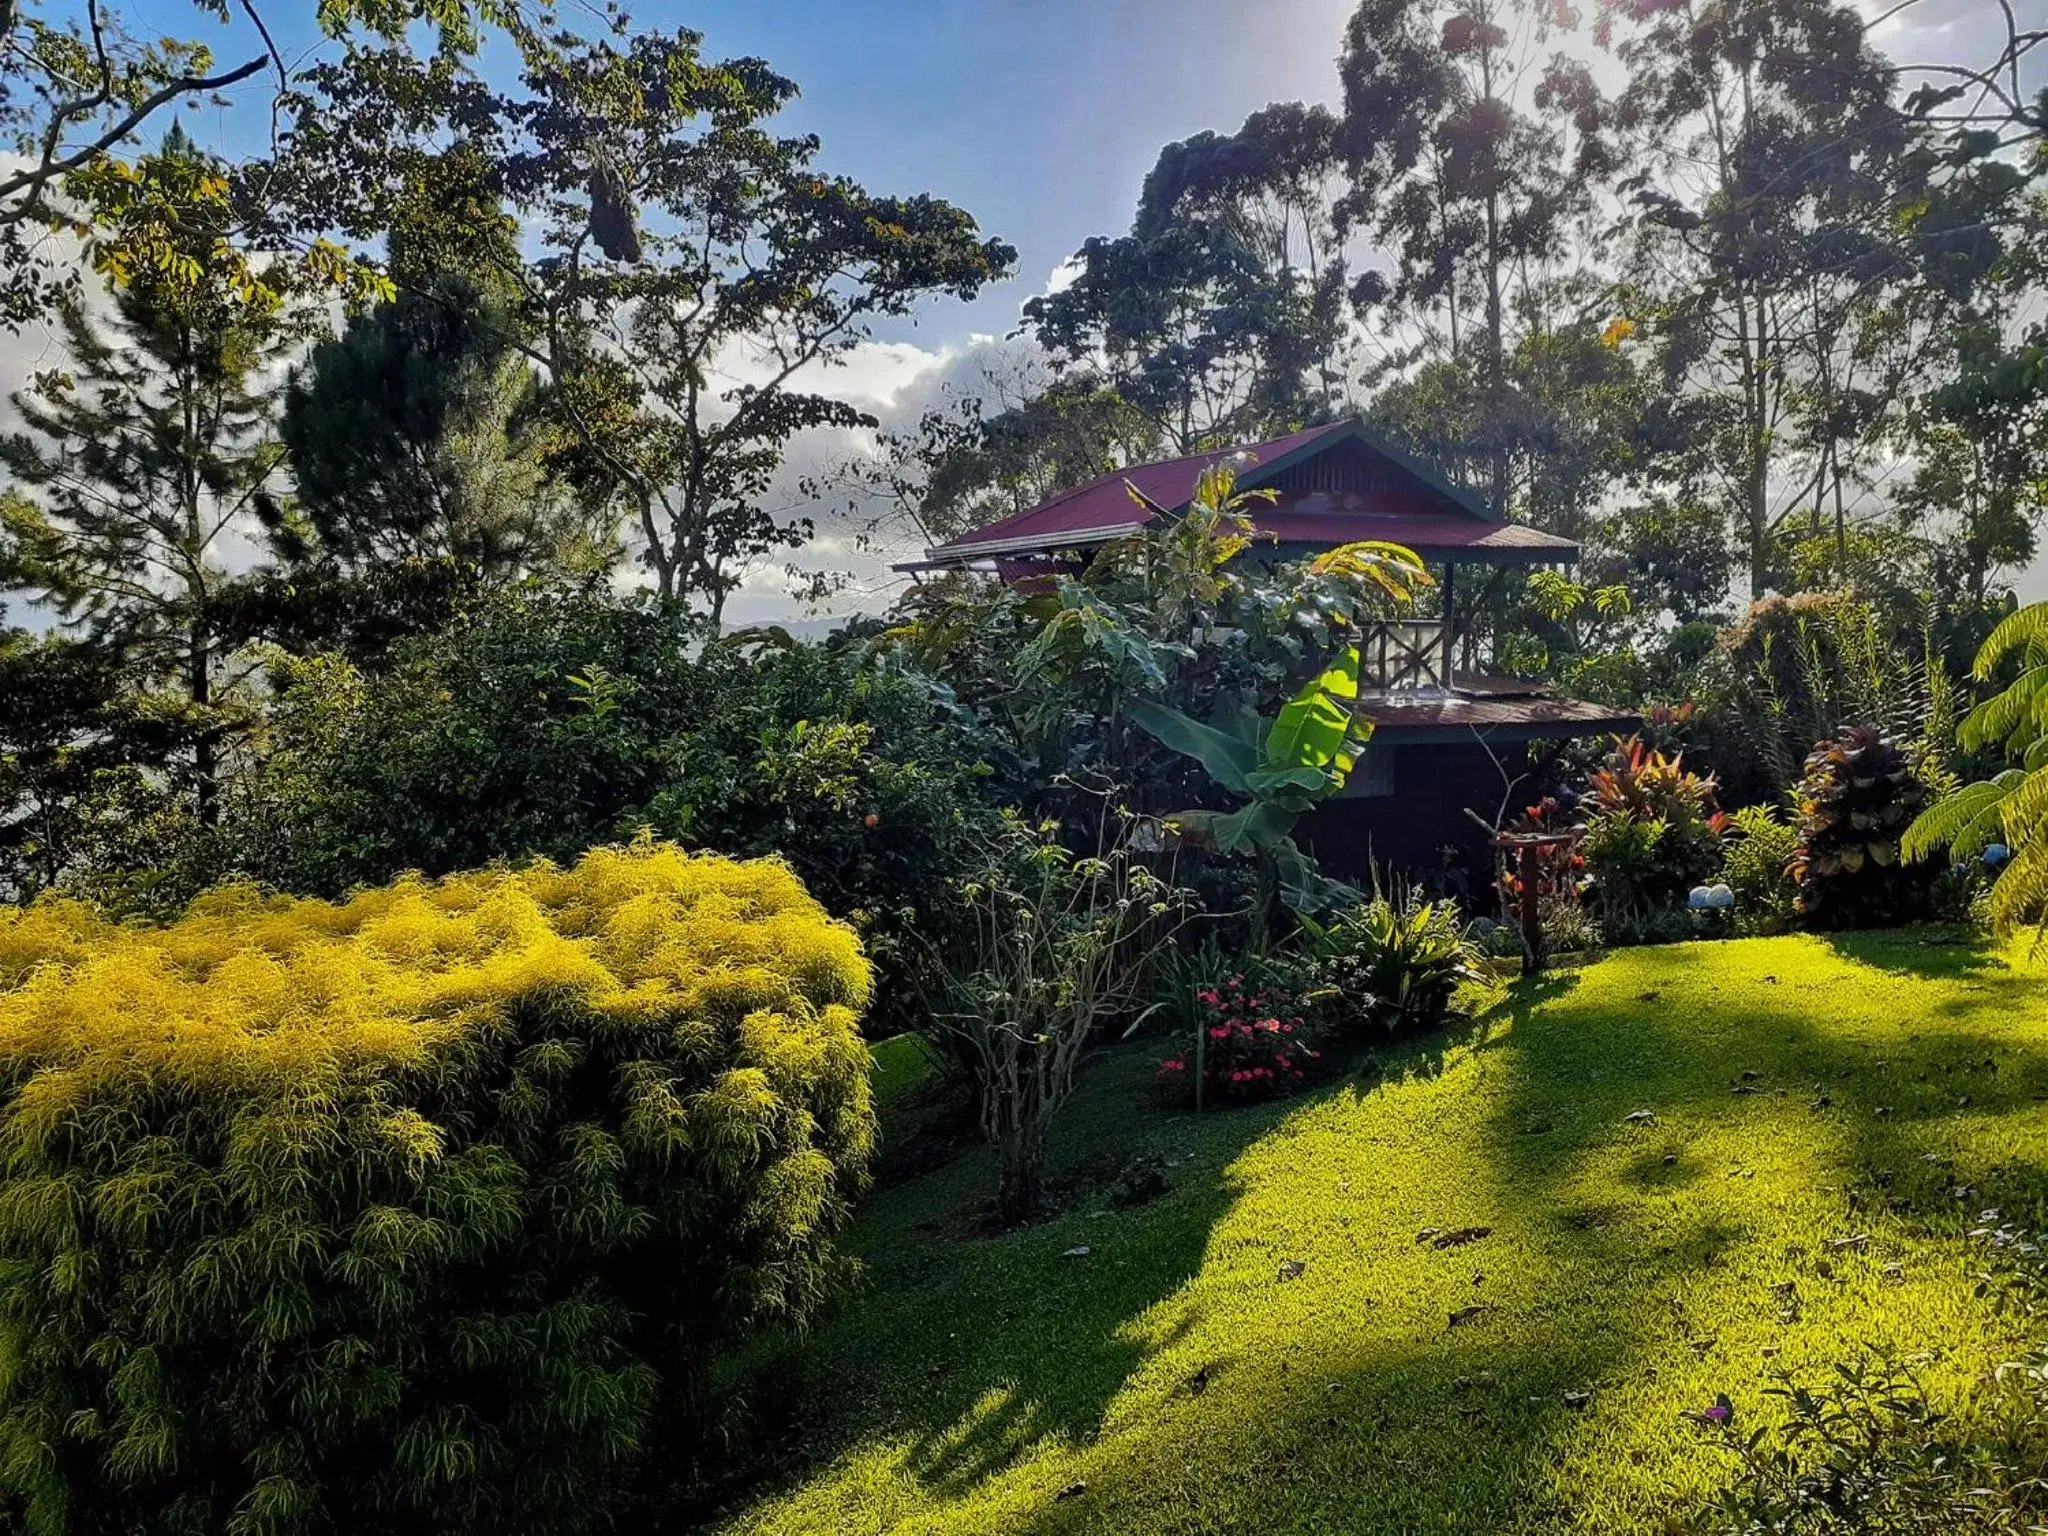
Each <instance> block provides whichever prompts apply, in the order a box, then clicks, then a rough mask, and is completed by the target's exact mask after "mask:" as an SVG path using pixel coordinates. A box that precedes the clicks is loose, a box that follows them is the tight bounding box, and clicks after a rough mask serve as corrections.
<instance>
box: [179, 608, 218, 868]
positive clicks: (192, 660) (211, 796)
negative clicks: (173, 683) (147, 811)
mask: <svg viewBox="0 0 2048 1536" xmlns="http://www.w3.org/2000/svg"><path fill="white" fill-rule="evenodd" d="M210 651H211V647H210V646H209V645H208V644H207V638H206V628H205V621H204V620H203V619H202V620H198V621H195V622H194V624H193V626H192V634H191V639H190V642H189V649H188V651H187V654H186V682H187V684H188V688H189V691H190V693H191V697H192V703H193V706H194V708H193V714H194V716H195V717H196V718H195V719H194V722H193V728H194V732H195V734H194V736H193V738H192V780H193V784H194V787H195V790H196V796H195V798H196V801H197V811H198V816H199V825H200V826H202V827H208V828H211V827H213V826H215V825H217V824H218V823H219V821H220V805H219V782H218V781H219V764H218V762H217V761H216V753H215V747H214V739H213V720H212V714H213V710H212V704H213V674H212V666H211V661H212V657H211V655H210Z"/></svg>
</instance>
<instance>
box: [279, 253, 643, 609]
mask: <svg viewBox="0 0 2048 1536" xmlns="http://www.w3.org/2000/svg"><path fill="white" fill-rule="evenodd" d="M513 334H514V333H513V330H512V327H511V322H510V320H509V318H508V317H507V316H506V315H505V314H504V313H503V310H502V307H501V306H500V305H498V304H497V303H495V302H494V301H493V300H492V299H491V298H490V297H489V296H488V295H486V294H485V293H483V292H482V291H480V290H479V289H478V288H477V287H476V286H475V285H474V284H473V283H471V282H469V281H468V280H467V279H465V278H463V277H461V276H459V275H442V276H437V277H427V278H423V279H422V280H421V281H420V282H419V283H418V284H417V286H410V287H409V291H407V292H406V293H404V294H403V295H402V296H401V297H399V298H397V299H394V300H392V301H390V302H389V303H385V304H380V305H378V306H376V307H375V308H374V309H372V310H370V311H368V312H366V313H363V314H360V315H358V316H356V317H355V318H354V319H352V320H351V321H350V322H349V324H348V326H347V328H346V329H345V330H344V331H343V332H342V334H341V335H340V336H338V337H334V338H332V339H330V340H327V341H323V342H321V343H320V344H319V345H318V346H316V347H315V348H314V349H313V354H312V356H311V358H310V359H309V360H308V361H307V363H306V364H305V365H304V367H302V368H300V369H297V370H295V371H294V373H293V377H292V381H291V384H290V386H289V387H288V388H287V390H286V392H285V397H284V417H283V421H282V423H281V427H280V433H281V436H282V438H283V441H284V445H285V448H286V450H287V452H288V453H289V454H290V458H291V468H292V477H293V482H294V484H295V486H296V488H297V491H298V496H297V500H296V504H295V508H294V510H295V512H296V513H297V514H298V516H297V517H296V518H294V519H293V520H292V521H291V522H290V523H288V524H286V525H284V526H282V527H281V528H280V529H279V533H280V535H281V536H282V540H281V542H282V543H283V544H284V546H285V547H286V549H287V552H288V553H289V554H290V555H291V556H292V557H293V563H294V564H295V565H304V564H307V563H311V562H316V561H319V560H323V559H324V560H329V561H332V562H334V563H335V564H336V565H337V566H338V567H339V568H341V569H343V570H345V571H349V572H353V573H357V574H361V573H364V572H366V571H368V570H370V569H372V568H375V567H379V566H387V565H390V564H393V563H397V562H401V561H448V562H450V563H451V564H452V565H453V566H454V567H455V569H456V570H457V571H458V572H459V573H460V574H461V576H462V577H463V579H464V580H465V581H466V582H468V583H472V584H478V585H489V584H492V583H495V582H498V581H502V580H505V579H508V578H513V577H518V576H521V575H525V574H528V573H531V572H534V571H545V570H556V569H564V568H568V569H574V568H576V567H578V566H579V565H585V566H587V565H589V564H591V563H592V562H593V561H598V562H601V561H602V559H603V557H604V554H605V553H606V546H607V545H608V544H609V543H610V535H609V530H607V529H605V528H603V527H602V526H601V523H602V517H601V514H600V516H599V517H597V518H592V517H588V516H586V515H585V514H584V511H583V508H582V507H581V506H579V505H578V503H577V501H576V499H575V498H574V497H573V496H571V495H568V494H566V493H565V491H564V489H563V488H562V487H561V486H560V485H559V484H558V483H556V482H555V480H554V479H553V478H552V477H551V476H550V474H549V468H548V464H547V461H546V454H545V442H546V438H545V434H544V433H543V432H542V431H540V430H537V424H536V423H535V422H534V420H533V417H534V415H535V412H534V409H533V408H534V404H535V394H536V387H535V383H534V379H533V373H532V366H531V364H530V363H528V361H527V360H526V358H525V356H524V355H523V354H521V353H520V352H518V351H517V350H515V348H514V346H513ZM594 524H595V525H596V526H594Z"/></svg>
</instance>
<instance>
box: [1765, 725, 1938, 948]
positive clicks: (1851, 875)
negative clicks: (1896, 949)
mask: <svg viewBox="0 0 2048 1536" xmlns="http://www.w3.org/2000/svg"><path fill="white" fill-rule="evenodd" d="M1930 798H1931V796H1930V794H1929V792H1928V789H1927V784H1926V781H1925V780H1924V779H1923V778H1922V777H1921V768H1920V763H1919V761H1918V756H1917V753H1915V752H1913V751H1911V750H1909V749H1906V748H1902V747H1900V746H1899V745H1898V744H1897V743H1895V742H1893V741H1892V740H1891V739H1890V738H1889V737H1887V736H1886V735H1885V734H1884V732H1883V731H1881V730H1880V729H1878V727H1876V726H1874V725H1857V726H1851V727H1850V728H1849V729H1848V730H1846V731H1843V732H1842V733H1841V734H1840V735H1838V736H1833V737H1830V738H1829V739H1828V740H1826V741H1823V742H1820V743H1819V744H1818V745H1816V746H1815V747H1814V749H1813V752H1812V753H1811V754H1810V755H1809V756H1808V757H1807V759H1806V776H1805V777H1804V778H1803V779H1801V780H1800V781H1799V788H1798V791H1797V802H1798V827H1799V847H1798V851H1797V852H1795V853H1794V854H1793V856H1792V866H1791V868H1792V880H1793V883H1794V884H1795V885H1796V886H1797V887H1798V895H1797V896H1796V897H1795V899H1794V905H1795V907H1796V908H1797V910H1798V913H1799V916H1800V917H1801V918H1802V919H1803V920H1805V921H1806V922H1808V923H1811V924H1813V925H1815V926H1816V927H1822V928H1875V927H1885V926H1888V925H1890V924H1894V923H1904V922H1911V921H1913V920H1914V919H1916V918H1920V917H1924V916H1926V914H1927V911H1928V905H1929V899H1930V892H1931V887H1932V884H1933V879H1932V877H1933V873H1934V872H1933V871H1932V870H1929V869H1924V868H1915V867H1914V866H1912V865H1911V864H1908V863H1907V862H1906V861H1905V860H1904V859H1903V858H1902V857H1901V854H1900V839H1901V837H1902V836H1903V835H1904V834H1905V832H1906V831H1907V830H1908V829H1909V828H1910V827H1911V826H1912V824H1913V819H1914V818H1915V817H1916V816H1918V815H1919V814H1920V812H1921V811H1923V810H1924V809H1926V807H1927V804H1928V801H1929V799H1930Z"/></svg>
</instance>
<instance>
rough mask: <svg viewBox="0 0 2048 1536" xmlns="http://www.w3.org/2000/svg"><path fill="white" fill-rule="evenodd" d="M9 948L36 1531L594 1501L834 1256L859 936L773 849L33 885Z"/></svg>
mask: <svg viewBox="0 0 2048 1536" xmlns="http://www.w3.org/2000/svg"><path fill="white" fill-rule="evenodd" d="M0 978H4V980H0V985H4V986H5V987H6V990H4V991H0V1094H4V1102H5V1104H6V1106H7V1107H6V1110H5V1113H4V1116H0V1167H4V1169H5V1173H4V1177H0V1359H4V1360H5V1362H6V1389H5V1396H4V1398H0V1488H4V1490H5V1491H6V1493H7V1494H9V1495H11V1496H12V1497H13V1498H14V1499H15V1500H18V1501H19V1507H20V1508H21V1510H22V1511H23V1512H24V1514H25V1523H26V1527H27V1528H28V1529H29V1530H32V1531H37V1532H44V1533H50V1536H56V1533H60V1532H76V1531H109V1532H111V1531H124V1532H144V1533H155V1532H165V1533H168V1532H174V1531H176V1532H188V1531H189V1532H197V1531H249V1532H256V1531H262V1532H276V1533H296V1532H311V1531H334V1530H341V1531H358V1532H398V1531H421V1530H434V1531H442V1532H512V1531H536V1532H537V1531H554V1530H588V1529H591V1528H593V1527H594V1526H597V1525H599V1524H601V1523H602V1521H603V1519H604V1517H605V1514H606V1511H607V1509H608V1507H609V1506H611V1505H612V1504H613V1503H614V1502H615V1500H616V1499H617V1498H618V1497H620V1496H621V1494H622V1492H623V1491H624V1490H626V1489H627V1488H629V1487H630V1485H631V1482H632V1472H633V1469H634V1466H635V1464H636V1458H638V1457H639V1456H640V1454H641V1453H642V1452H644V1451H646V1450H647V1449H648V1448H649V1447H650V1445H651V1444H652V1443H653V1442H654V1440H655V1437H656V1435H657V1433H658V1434H659V1436H660V1441H661V1444H662V1446H663V1449H664V1451H665V1452H666V1453H667V1454H668V1455H669V1456H671V1457H683V1456H687V1454H688V1452H689V1450H690V1446H691V1438H690V1424H691V1422H692V1414H693V1412H695V1411H696V1410H697V1409H698V1408H700V1407H701V1406H702V1403H701V1394H702V1391H703V1388H704V1386H705V1384H706V1380H707V1373H708V1371H709V1369H710V1366H711V1362H712V1359H713V1357H714V1355H715V1354H716V1353H717V1352H718V1351H720V1350H721V1349H722V1348H724V1347H726V1346H727V1345H729V1344H730V1343H731V1342H733V1341H734V1340H736V1339H737V1338H738V1337H740V1336H743V1335H744V1334H745V1333H747V1332H748V1331H749V1330H750V1329H753V1328H756V1327H758V1326H761V1325H764V1324H768V1323H771V1322H791V1321H797V1320H801V1319H802V1318H803V1317H805V1316H806V1315H807V1314H808V1313H810V1312H811V1311H812V1310H813V1308H814V1307H815V1306H816V1305H817V1303H818V1302H819V1300H820V1299H821V1298H822V1296H823V1295H825V1294H826V1292H827V1289H828V1286H829V1283H830V1281H831V1280H832V1278H833V1276H834V1275H835V1273H836V1272H837V1268H838V1265H837V1262H836V1261H835V1260H834V1259H833V1257H832V1255H831V1253H830V1250H829V1248H828V1246H827V1238H828V1236H829V1234H830V1233H831V1232H832V1230H833V1229H834V1227H835V1226H836V1225H837V1224H838V1223H839V1221H840V1220H841V1219H842V1217H843V1215H844V1213H845V1210H846V1206H847V1201H848V1198H849V1196H850V1194H851V1193H852V1192H853V1190H854V1188H855V1186H856V1184H857V1182H858V1181H859V1179H860V1178H861V1177H862V1174H863V1169H864V1166H865V1164H866V1161H867V1158H868V1155H869V1150H870V1143H871V1140H872V1135H873V1129H872V1123H873V1117H872V1111H871V1108H870V1097H869V1085H868V1056H867V1052H866V1050H865V1048H864V1047H863V1045H862V1043H861V1041H860V1038H859V1034H858V1028H857V1024H858V1021H857V1018H856V1012H855V1010H856V1009H857V1008H858V1007H860V1006H861V1005H863V1004H864V1003H865V1001H866V999H867V994H868V988H869V979H868V967H867V963H866V961H865V960H864V959H863V958H862V956H861V953H860V950H859V945H858V942H857V940H856V939H855V937H854V935H853V934H852V933H851V932H850V931H849V930H847V929H846V928H844V927H842V926H840V925H839V924H836V923H833V922H831V921H830V920H828V919H827V918H826V916H825V914H824V913H823V911H822V910H821V909H820V908H819V907H818V905H817V904H816V903H815V902H814V901H812V900H811V899H810V897H809V896H807V895H806V894H805V892H804V890H803V888H802V886H801V885H800V884H799V883H798V882H797V880H796V878H795V876H794V875H792V874H791V873H790V872H789V870H788V869H787V868H786V867H784V866H783V865H780V864H778V863H774V862H765V861H764V862H760V863H753V864H737V863H733V862H730V861H727V860H723V859H717V858H707V857H692V856H688V855H685V854H683V853H681V852H680V851H678V850H676V849H675V848H673V847H667V846H662V845H658V844H653V843H649V842H642V843H640V844H636V845H635V846H634V847H632V848H630V849H608V850H600V851H597V852H593V853H591V854H590V855H588V856H587V857H586V858H584V859H583V860H582V861H580V862H579V863H578V864H577V865H576V866H575V867H574V868H573V869H569V870H559V869H556V868H555V867H553V866H550V865H539V866H536V867H533V868H531V869H528V870H526V871H524V872H523V873H518V874H514V873H509V872H506V871H504V870H497V871H493V872H488V873H484V874H478V875H471V876H465V877H461V878H456V879H450V880H447V881H444V882H441V883H439V884H428V883H426V882H424V881H422V880H420V879H418V878H408V879H406V880H403V881H401V882H399V883H398V884H396V885H395V886H392V887H389V888H386V889H380V890H375V891H371V892H368V893H365V894H363V895H360V896H358V897H356V898H355V899H353V900H351V901H350V902H348V903H347V904H346V905H340V906H336V905H330V904H327V903H324V902H319V901H300V900H291V899H286V898H278V897H264V896H262V895H260V894H258V893H257V892H255V891H254V890H253V889H250V888H246V887H243V888H230V889H226V890H223V891H220V892H217V893H215V894H212V895H209V896H206V897H204V898H202V899H201V900H199V901H198V902H197V903H195V904H194V906H193V907H192V909H191V910H190V911H189V912H188V914H187V915H186V916H185V917H184V918H182V919H181V920H180V921H178V922H177V923H175V924H173V925H171V926H169V927H166V928H163V929H158V930H148V929H137V928H130V927H117V926H115V925H113V924H110V923H108V922H106V921H104V920H102V919H100V918H98V917H96V916H95V915H94V914H92V913H91V912H89V911H88V910H86V909H84V908H82V907H79V906H77V905H74V904H67V903H61V902H60V903H47V904H42V905H38V906H35V907H31V908H28V909H25V910H21V911H16V912H13V913H9V914H7V915H6V916H5V917H4V918H0Z"/></svg>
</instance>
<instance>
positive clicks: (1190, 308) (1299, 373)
mask: <svg viewBox="0 0 2048 1536" xmlns="http://www.w3.org/2000/svg"><path fill="white" fill-rule="evenodd" d="M1341 165H1342V162H1341V160H1340V158H1339V155H1338V124H1337V120H1336V118H1335V117H1333V116H1332V115H1331V113H1330V112H1329V111H1328V110H1327V109H1325V108H1323V107H1319V106H1318V107H1305V106H1301V105H1298V104H1281V105H1276V106H1271V107H1267V108H1265V109H1264V110H1262V111H1259V112H1255V113H1253V114H1252V116H1251V117H1249V118H1248V119H1246V121H1245V123H1244V126H1243V127H1242V128H1240V129H1239V130H1238V131H1237V132H1236V133H1235V134H1227V135H1226V134H1218V133H1213V132H1211V133H1201V134H1197V135H1196V136H1195V137H1193V138H1191V139H1187V140H1185V141H1183V142H1180V143H1176V144H1169V145H1167V146H1166V148H1165V149H1164V150H1162V151H1161V152H1160V155H1159V159H1158V162H1157V164H1155V165H1154V167H1153V169H1152V171H1151V173H1150V174H1149V175H1148V176H1147V177H1146V179H1145V185H1144V188H1143V190H1142V192H1141V194H1140V196H1139V201H1138V211H1137V215H1136V218H1135V219H1134V220H1133V223H1132V227H1131V232H1130V233H1129V234H1128V235H1124V236H1120V237H1116V238H1111V237H1108V236H1100V237H1097V238H1095V239H1092V240H1090V241H1088V242H1087V243H1086V244H1085V245H1083V246H1082V247H1081V249H1080V250H1079V251H1078V252H1076V253H1075V255H1074V257H1073V259H1072V262H1071V264H1070V265H1071V267H1072V281H1071V282H1069V283H1068V284H1067V286H1066V287H1064V288H1062V289H1061V290H1060V291H1059V292H1057V293H1050V294H1045V295H1041V296H1040V297H1038V298H1035V299H1033V300H1031V302H1030V303H1028V304H1027V305H1026V306H1025V327H1026V329H1027V330H1029V331H1030V332H1032V334H1033V335H1035V336H1036V338H1037V339H1038V341H1039V343H1040V344H1041V345H1042V346H1043V347H1044V348H1045V349H1046V351H1047V352H1048V353H1049V354H1050V355H1051V356H1052V358H1053V359H1054V361H1055V363H1056V364H1057V365H1058V366H1059V367H1060V368H1061V370H1062V372H1063V374H1064V375H1065V377H1066V379H1067V382H1068V388H1069V390H1070V391H1072V390H1074V389H1079V390H1081V391H1082V392H1087V391H1089V390H1091V389H1102V388H1106V389H1109V390H1113V391H1114V392H1115V393H1117V394H1118V395H1120V396H1121V397H1122V398H1123V399H1124V400H1126V401H1128V402H1129V404H1130V405H1131V407H1132V408H1133V409H1135V410H1136V411H1138V412H1139V413H1141V414H1142V415H1143V416H1144V417H1145V418H1146V419H1147V420H1149V421H1150V422H1151V423H1152V425H1153V430H1154V433H1155V434H1156V437H1157V440H1158V443H1159V445H1160V446H1162V447H1163V448H1164V449H1165V450H1167V451H1169V452H1173V453H1179V454H1187V453H1194V452H1196V451H1198V450H1200V449H1202V448H1204V447H1212V446H1219V445H1227V444H1230V443H1237V442H1244V441H1246V440H1248V439H1253V438H1257V437H1262V436H1271V435H1273V434H1274V433H1275V432H1278V431H1286V430H1290V429H1292V428H1294V427H1298V426H1301V425H1303V424H1304V423H1305V422H1309V421H1317V420H1324V419H1327V418H1328V417H1329V416H1330V415H1332V414H1334V413H1335V412H1336V411H1337V410H1338V409H1339V408H1340V402H1341V401H1342V399H1343V398H1344V396H1345V394H1346V385H1347V383H1348V380H1347V379H1346V377H1345V368H1344V363H1343V357H1342V353H1343V348H1344V343H1345V340H1346V336H1347V326H1346V319H1347V316H1346V312H1345V297H1346V292H1347V289H1348V287H1349V272H1348V267H1347V264H1346V260H1345V256H1344V246H1343V240H1342V237H1341V235H1340V233H1339V231H1338V229H1337V227H1336V223H1335V219H1334V204H1335V187H1336V178H1337V176H1338V173H1339V171H1340V170H1341Z"/></svg>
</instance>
